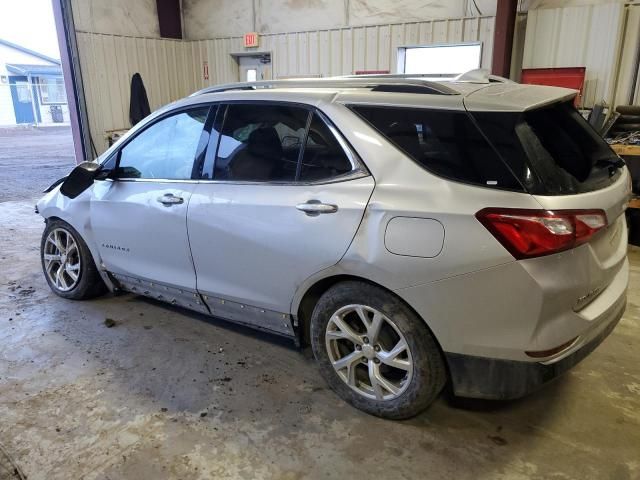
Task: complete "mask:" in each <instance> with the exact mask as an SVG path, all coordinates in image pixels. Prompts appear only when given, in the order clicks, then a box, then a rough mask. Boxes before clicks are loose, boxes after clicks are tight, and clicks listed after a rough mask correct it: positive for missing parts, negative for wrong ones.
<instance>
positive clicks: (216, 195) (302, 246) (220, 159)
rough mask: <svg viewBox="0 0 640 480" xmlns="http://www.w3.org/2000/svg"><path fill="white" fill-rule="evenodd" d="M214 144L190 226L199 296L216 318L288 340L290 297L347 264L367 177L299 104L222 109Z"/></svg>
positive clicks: (330, 131)
mask: <svg viewBox="0 0 640 480" xmlns="http://www.w3.org/2000/svg"><path fill="white" fill-rule="evenodd" d="M225 109H226V113H224V112H225ZM222 113H224V115H223V114H222ZM218 132H219V133H218ZM211 144H213V145H215V144H218V145H219V146H218V149H217V155H215V158H213V157H214V153H215V151H216V149H215V148H212V147H211V146H210V147H209V149H208V151H207V157H208V158H207V160H206V161H205V162H204V171H203V175H202V176H203V178H205V179H207V180H203V181H201V182H200V183H199V184H198V185H197V186H196V189H195V190H194V192H193V195H192V198H191V202H190V204H189V212H188V217H187V224H188V231H189V239H190V244H191V250H192V254H193V260H194V264H195V268H196V273H197V286H198V290H199V291H200V293H202V294H203V295H204V298H205V301H206V302H207V303H208V305H209V307H210V309H211V310H212V312H213V313H214V314H217V315H220V316H222V317H227V318H231V319H234V320H236V321H239V322H244V323H248V324H252V325H255V326H258V327H262V328H265V329H269V330H274V331H277V332H279V333H285V334H290V333H291V332H290V325H289V323H288V321H287V318H288V315H287V314H288V312H289V311H290V305H291V300H292V297H293V295H294V293H295V291H296V289H297V288H298V286H299V285H300V284H301V283H302V282H303V281H304V280H306V279H307V278H309V277H310V276H311V275H313V274H314V273H316V272H318V271H320V270H322V269H324V268H327V267H330V266H332V265H334V264H336V263H337V262H338V261H339V260H340V258H341V257H342V256H343V255H344V253H345V251H346V250H347V248H348V247H349V244H350V243H351V240H352V239H353V237H354V235H355V233H356V230H357V228H358V225H359V224H360V221H361V219H362V216H363V214H364V209H365V208H366V205H367V202H368V200H369V197H370V196H371V192H372V190H373V187H374V181H373V178H372V177H371V176H370V175H368V174H367V172H366V170H364V169H363V168H362V167H361V166H360V164H359V162H358V160H357V158H356V156H355V154H354V153H353V152H352V151H351V149H350V148H349V147H348V145H347V144H346V142H344V140H343V139H342V137H341V136H340V135H339V134H338V132H337V131H336V130H335V128H334V127H332V126H331V125H330V124H329V123H328V122H327V121H326V119H324V118H323V117H322V116H321V114H320V113H318V112H314V110H313V109H310V108H305V107H301V106H298V105H296V106H294V105H291V104H265V103H252V104H247V103H239V104H230V105H228V106H226V107H221V109H220V111H219V114H218V118H217V120H216V123H215V124H214V128H213V130H212V133H211V140H210V145H211ZM283 315H284V316H283Z"/></svg>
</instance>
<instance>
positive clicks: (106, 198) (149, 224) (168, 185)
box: [91, 106, 209, 303]
mask: <svg viewBox="0 0 640 480" xmlns="http://www.w3.org/2000/svg"><path fill="white" fill-rule="evenodd" d="M208 112H209V106H197V107H192V108H188V109H185V110H182V111H179V112H174V113H171V114H168V115H165V116H163V117H162V118H160V119H159V120H157V121H155V122H153V123H152V124H150V125H149V126H147V127H146V128H144V130H142V131H141V132H140V133H138V134H137V135H136V136H134V137H133V138H132V139H131V140H129V141H128V142H127V143H126V144H125V145H124V146H123V147H122V148H121V149H120V150H119V151H118V152H117V154H116V155H117V157H116V158H117V162H118V168H117V169H116V172H115V179H113V180H103V181H97V182H96V185H95V186H94V189H93V195H92V198H91V228H92V229H93V232H94V235H95V238H96V243H97V246H98V249H99V251H100V256H101V259H102V262H103V263H104V265H105V267H106V268H107V270H109V271H110V272H112V273H114V274H115V275H116V276H117V278H118V280H119V281H120V282H122V283H124V284H127V286H128V288H129V289H130V287H131V286H132V285H134V286H135V285H136V284H137V285H138V286H137V287H136V288H137V289H138V290H140V292H141V293H144V292H145V291H153V290H154V288H153V287H154V286H155V287H157V285H155V284H157V283H159V284H161V285H162V286H163V287H162V288H164V287H168V286H173V287H177V288H178V289H183V290H189V291H191V292H195V286H196V285H195V283H196V281H195V271H194V269H193V263H192V260H191V253H190V250H189V241H188V237H187V227H186V219H187V207H188V204H189V200H190V198H191V195H192V193H193V190H194V188H195V186H196V182H197V180H195V179H193V178H192V174H193V166H194V160H195V159H196V158H198V157H199V156H202V155H203V152H204V149H205V148H206V145H207V141H208V133H207V132H206V129H205V128H204V126H205V123H206V119H207V115H208ZM169 301H171V300H170V299H169ZM175 303H182V302H180V301H178V300H177V301H176V302H175Z"/></svg>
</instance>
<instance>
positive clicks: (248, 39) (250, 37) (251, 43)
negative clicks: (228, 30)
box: [244, 32, 258, 47]
mask: <svg viewBox="0 0 640 480" xmlns="http://www.w3.org/2000/svg"><path fill="white" fill-rule="evenodd" d="M244 46H245V47H257V46H258V34H257V33H256V32H249V33H245V34H244Z"/></svg>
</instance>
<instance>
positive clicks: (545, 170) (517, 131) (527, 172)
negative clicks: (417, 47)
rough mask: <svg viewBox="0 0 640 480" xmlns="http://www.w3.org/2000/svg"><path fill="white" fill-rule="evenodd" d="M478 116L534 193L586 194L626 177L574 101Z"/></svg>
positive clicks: (522, 180) (612, 154)
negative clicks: (622, 174)
mask: <svg viewBox="0 0 640 480" xmlns="http://www.w3.org/2000/svg"><path fill="white" fill-rule="evenodd" d="M472 115H473V117H474V118H475V119H476V120H477V122H478V125H479V127H480V129H481V130H482V131H483V132H484V133H485V135H487V137H488V138H489V140H490V141H491V142H492V143H493V145H494V147H495V148H496V149H497V150H498V152H499V153H500V155H501V156H502V157H503V159H504V161H505V162H507V163H508V164H511V165H513V166H514V167H516V168H513V171H514V172H515V173H516V174H517V175H518V176H519V177H520V178H519V180H520V181H521V182H522V184H523V185H524V186H525V188H527V190H528V191H529V192H531V193H535V194H540V195H567V194H576V193H585V192H590V191H594V190H599V189H601V188H605V187H606V186H608V185H611V184H612V183H614V182H615V181H616V180H617V178H618V177H619V176H620V166H621V165H622V163H621V162H620V159H619V158H618V157H617V156H616V154H615V153H613V151H612V150H611V149H610V148H609V146H608V145H607V143H606V142H605V141H604V139H603V138H602V137H601V136H600V135H599V134H598V133H597V132H596V131H595V130H594V129H593V128H591V125H589V123H588V122H587V121H586V120H585V119H584V118H583V117H582V115H580V113H579V112H578V111H577V110H576V109H575V108H574V107H573V105H571V103H570V102H563V103H556V104H553V105H551V106H548V107H544V108H539V109H535V110H531V111H527V112H521V113H504V112H500V113H498V112H472ZM523 165H524V166H525V168H522V166H523Z"/></svg>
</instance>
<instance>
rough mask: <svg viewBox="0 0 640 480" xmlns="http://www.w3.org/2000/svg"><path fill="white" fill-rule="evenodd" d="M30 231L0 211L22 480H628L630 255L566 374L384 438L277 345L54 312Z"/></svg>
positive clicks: (253, 336) (242, 334)
mask: <svg viewBox="0 0 640 480" xmlns="http://www.w3.org/2000/svg"><path fill="white" fill-rule="evenodd" d="M42 228H43V223H42V220H41V219H40V218H39V217H38V216H36V215H34V214H33V209H32V202H31V201H22V202H4V203H2V204H0V244H1V245H3V248H2V251H1V252H0V265H1V267H0V444H1V445H2V446H3V448H4V451H6V452H7V454H9V455H10V456H11V458H12V459H13V461H14V462H15V464H16V465H17V466H18V467H19V468H20V470H21V471H22V472H24V474H25V475H26V476H27V477H28V478H29V479H30V480H38V479H43V480H44V479H46V480H51V479H71V478H84V479H111V480H114V479H128V478H153V479H164V478H176V479H177V478H189V479H196V478H202V479H208V478H216V479H237V478H246V479H261V478H270V479H303V478H304V479H306V478H311V479H316V478H317V479H320V478H335V479H343V478H362V477H364V476H366V477H369V478H378V479H391V478H393V479H417V478H438V479H441V478H442V479H444V478H451V479H456V480H463V479H516V480H519V479H540V480H542V479H551V478H554V479H563V480H567V479H576V480H577V479H580V480H583V479H615V480H632V479H638V478H640V456H639V454H638V452H640V369H639V367H638V365H639V364H640V353H639V350H638V344H639V343H640V290H639V287H640V253H638V250H635V251H633V252H632V253H631V260H632V267H631V285H630V291H629V304H628V308H627V313H626V314H625V316H624V318H623V319H622V320H621V322H620V324H619V325H618V327H617V328H616V330H615V331H614V332H613V334H612V335H611V336H610V337H609V338H608V339H607V340H606V341H605V343H604V344H602V345H601V346H600V347H599V348H598V349H597V350H596V351H595V352H594V353H593V354H592V355H591V356H590V357H588V358H587V359H585V360H584V361H583V362H582V363H581V364H579V365H578V366H577V367H576V368H574V369H573V370H572V371H570V372H569V373H568V374H566V375H564V376H563V377H561V378H560V379H558V380H557V381H555V382H553V383H552V384H550V385H548V386H546V387H545V388H543V389H542V390H541V391H539V392H538V393H536V394H534V395H531V396H529V397H527V398H524V399H522V400H519V401H514V402H474V401H467V402H462V401H455V402H452V401H450V400H448V399H446V398H445V397H444V396H443V397H442V398H440V399H439V400H438V401H437V402H436V403H435V404H434V405H433V406H432V407H431V408H430V409H429V410H428V411H426V412H424V413H423V414H422V415H420V416H418V417H417V418H414V419H412V420H409V421H403V422H393V421H385V420H381V419H379V418H375V417H371V416H369V415H366V414H364V413H362V412H360V411H358V410H355V409H354V408H352V407H350V406H348V405H347V404H345V403H344V402H342V401H341V400H340V399H339V398H338V397H337V396H336V395H335V394H333V393H332V392H331V391H330V390H328V389H327V387H326V385H325V384H324V382H323V381H322V379H321V378H320V376H319V375H318V372H317V370H316V368H315V365H314V363H313V361H312V359H311V358H310V355H309V354H308V352H300V351H298V350H296V349H295V348H294V347H293V345H292V344H290V343H289V342H288V341H283V340H279V339H277V338H275V337H270V336H267V335H264V334H259V333H255V332H252V331H250V330H246V329H242V328H238V327H234V326H231V325H230V324H227V323H224V322H223V321H217V320H212V319H210V318H207V317H204V316H201V315H198V314H194V313H190V312H187V311H182V310H179V309H175V308H167V307H165V306H164V305H161V304H158V303H155V302H153V301H149V300H145V299H143V298H140V297H136V296H133V295H122V296H113V295H107V296H105V297H102V298H99V299H96V300H93V301H87V302H74V301H69V300H63V299H61V298H59V297H56V296H55V295H53V294H52V293H51V292H50V290H49V289H48V287H47V285H46V283H45V281H44V278H43V276H42V274H41V272H40V265H39V257H38V245H39V237H40V234H41V231H42ZM16 239H19V241H16ZM3 458H4V460H3ZM3 462H4V463H3ZM3 465H7V466H6V468H4V470H3ZM10 469H11V464H10V463H9V461H8V460H6V457H4V456H3V455H2V451H0V478H3V479H4V478H10V479H12V480H13V479H15V478H19V477H17V476H15V474H14V473H13V471H11V470H10ZM3 471H4V472H5V473H6V475H5V476H4V477H2V476H1V475H2V472H3Z"/></svg>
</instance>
